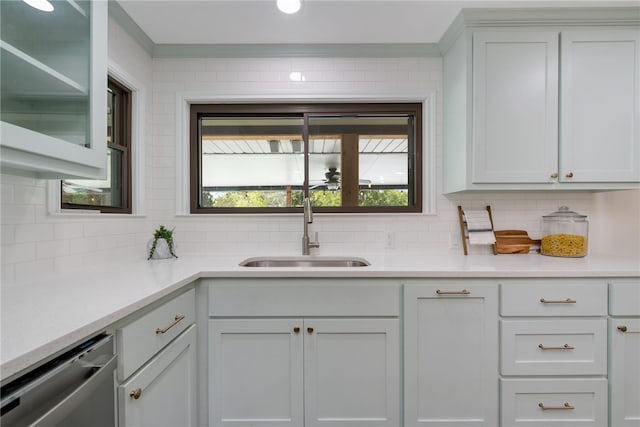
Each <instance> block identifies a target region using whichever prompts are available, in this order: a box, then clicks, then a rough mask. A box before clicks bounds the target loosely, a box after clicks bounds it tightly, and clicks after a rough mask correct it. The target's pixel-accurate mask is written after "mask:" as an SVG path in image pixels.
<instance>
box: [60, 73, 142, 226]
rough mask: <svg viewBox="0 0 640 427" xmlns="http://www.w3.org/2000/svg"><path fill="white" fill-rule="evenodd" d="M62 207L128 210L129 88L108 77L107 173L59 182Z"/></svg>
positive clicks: (129, 179) (129, 206)
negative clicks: (93, 177)
mask: <svg viewBox="0 0 640 427" xmlns="http://www.w3.org/2000/svg"><path fill="white" fill-rule="evenodd" d="M60 191H61V197H60V199H61V208H62V209H94V210H99V211H100V212H103V213H131V91H130V90H128V89H127V88H125V87H124V86H122V85H121V84H119V83H118V82H117V81H115V80H114V79H112V78H111V77H109V80H108V89H107V177H106V179H104V180H87V179H67V180H63V181H62V182H61V189H60Z"/></svg>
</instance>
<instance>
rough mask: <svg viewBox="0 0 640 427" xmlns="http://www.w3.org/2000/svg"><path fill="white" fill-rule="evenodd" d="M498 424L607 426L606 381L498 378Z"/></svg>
mask: <svg viewBox="0 0 640 427" xmlns="http://www.w3.org/2000/svg"><path fill="white" fill-rule="evenodd" d="M500 387H501V397H500V401H501V408H502V410H501V424H500V425H501V427H512V426H544V427H572V426H582V427H584V426H593V427H603V426H606V425H607V380H606V379H605V378H594V379H582V378H576V379H566V378H562V379H501V380H500Z"/></svg>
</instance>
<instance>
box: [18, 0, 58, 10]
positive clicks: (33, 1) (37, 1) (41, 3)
mask: <svg viewBox="0 0 640 427" xmlns="http://www.w3.org/2000/svg"><path fill="white" fill-rule="evenodd" d="M23 1H24V2H25V3H26V4H28V5H29V6H31V7H33V8H35V9H38V10H41V11H43V12H53V5H52V4H51V2H49V0H23Z"/></svg>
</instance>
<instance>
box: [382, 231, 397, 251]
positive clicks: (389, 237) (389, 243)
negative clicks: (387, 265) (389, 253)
mask: <svg viewBox="0 0 640 427" xmlns="http://www.w3.org/2000/svg"><path fill="white" fill-rule="evenodd" d="M395 247H396V235H395V234H394V233H393V232H391V231H387V232H386V233H385V234H384V248H385V249H394V248H395Z"/></svg>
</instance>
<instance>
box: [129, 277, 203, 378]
mask: <svg viewBox="0 0 640 427" xmlns="http://www.w3.org/2000/svg"><path fill="white" fill-rule="evenodd" d="M195 311H196V310H195V291H194V290H193V289H191V290H189V291H187V292H185V293H184V294H182V295H180V296H178V297H176V298H174V299H172V300H171V301H169V302H167V303H165V304H163V305H161V306H160V307H158V308H156V309H154V310H153V311H150V312H149V313H146V314H145V315H143V316H142V317H140V318H138V319H136V320H134V321H133V322H131V323H129V324H128V325H126V326H124V327H122V328H120V329H118V330H117V331H116V347H117V349H118V370H117V371H118V380H120V381H123V380H124V379H126V378H127V377H129V376H130V375H131V374H132V373H133V372H135V371H136V370H137V369H138V368H140V366H142V365H143V364H144V363H145V362H146V361H147V360H149V359H150V358H151V357H152V356H153V355H155V354H156V353H157V352H158V351H160V350H161V349H162V348H163V347H165V346H166V345H167V344H169V342H171V340H173V339H174V338H175V337H177V336H178V335H180V333H181V332H182V331H184V330H185V329H186V328H187V327H188V326H189V325H191V324H192V323H193V322H194V321H195Z"/></svg>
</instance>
